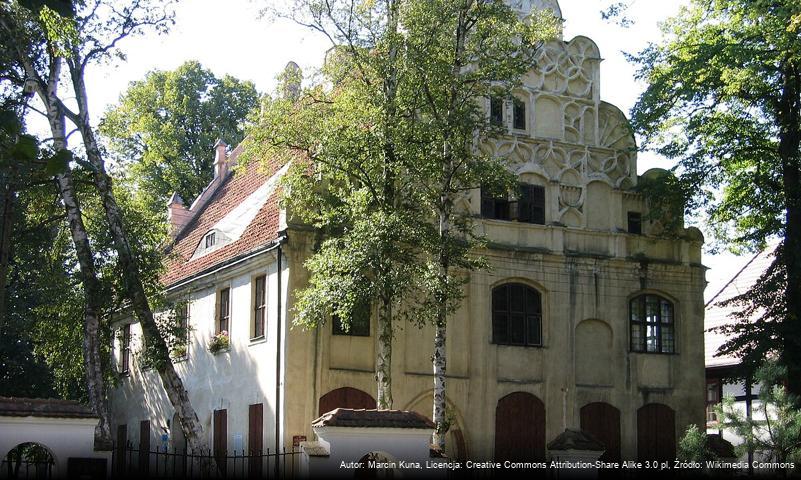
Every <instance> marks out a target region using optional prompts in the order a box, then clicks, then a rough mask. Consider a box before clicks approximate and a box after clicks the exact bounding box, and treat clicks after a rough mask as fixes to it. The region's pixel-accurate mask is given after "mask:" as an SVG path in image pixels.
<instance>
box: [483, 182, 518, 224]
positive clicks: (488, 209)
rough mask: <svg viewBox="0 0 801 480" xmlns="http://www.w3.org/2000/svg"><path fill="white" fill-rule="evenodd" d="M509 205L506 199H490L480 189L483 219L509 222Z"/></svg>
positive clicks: (484, 191)
mask: <svg viewBox="0 0 801 480" xmlns="http://www.w3.org/2000/svg"><path fill="white" fill-rule="evenodd" d="M510 203H511V202H509V200H508V199H506V198H496V197H492V196H490V195H489V194H488V193H487V191H486V190H485V189H484V188H482V189H481V216H482V217H484V218H493V219H496V220H510V219H511V215H510V210H511V208H510V206H511V205H510Z"/></svg>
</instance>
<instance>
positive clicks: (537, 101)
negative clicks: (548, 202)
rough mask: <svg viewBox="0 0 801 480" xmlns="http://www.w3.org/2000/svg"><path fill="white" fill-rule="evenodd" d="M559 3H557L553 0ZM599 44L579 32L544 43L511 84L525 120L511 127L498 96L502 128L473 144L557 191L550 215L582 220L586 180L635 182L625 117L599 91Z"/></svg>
mask: <svg viewBox="0 0 801 480" xmlns="http://www.w3.org/2000/svg"><path fill="white" fill-rule="evenodd" d="M557 8H558V6H557ZM600 63H601V56H600V52H599V50H598V46H597V45H596V44H595V43H594V42H593V41H592V40H591V39H589V38H587V37H583V36H578V37H576V38H574V39H572V40H570V41H567V42H566V41H562V40H553V41H551V42H548V43H547V44H545V45H543V46H542V47H541V48H540V51H539V52H538V54H537V56H536V64H535V66H534V67H533V68H532V69H531V70H530V71H529V72H528V73H527V74H526V75H525V76H524V77H523V79H522V84H521V85H520V87H518V88H517V89H516V90H515V91H514V97H515V101H516V102H522V104H523V105H524V106H525V116H526V118H525V128H524V129H519V128H514V123H513V121H512V115H513V113H512V112H513V102H512V100H511V99H509V100H507V101H506V102H505V104H504V121H505V124H506V125H507V126H508V127H509V128H508V132H509V133H508V134H507V135H503V136H501V137H498V138H492V139H489V140H487V141H486V142H483V143H482V145H481V146H480V148H481V150H482V152H483V153H485V154H487V155H492V156H496V157H501V158H504V160H505V161H506V162H507V164H508V165H509V168H510V169H511V170H512V171H513V172H515V173H517V174H518V175H519V176H521V177H522V178H525V177H526V176H528V175H535V176H539V177H541V178H542V182H541V183H550V184H552V188H557V189H558V192H556V193H555V194H554V195H550V196H551V197H552V198H555V199H558V208H557V209H556V211H555V212H554V213H555V214H556V218H554V219H553V220H556V221H557V222H560V223H564V224H567V225H582V224H584V222H582V217H583V215H584V214H585V213H586V212H585V208H584V204H585V201H586V198H587V189H588V186H589V185H590V184H591V183H593V182H601V183H602V184H605V185H607V186H608V187H609V188H611V189H613V190H630V189H631V188H632V187H634V186H635V185H636V183H637V145H636V142H635V139H634V135H633V133H632V131H631V128H630V126H629V122H628V120H627V118H626V116H625V115H624V114H623V112H621V111H620V109H618V108H617V107H615V106H614V105H612V104H609V103H607V102H603V101H601V99H600Z"/></svg>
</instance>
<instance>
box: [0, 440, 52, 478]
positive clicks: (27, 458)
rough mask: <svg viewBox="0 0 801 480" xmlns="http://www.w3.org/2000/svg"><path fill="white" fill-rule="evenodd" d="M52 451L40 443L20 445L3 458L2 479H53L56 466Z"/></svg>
mask: <svg viewBox="0 0 801 480" xmlns="http://www.w3.org/2000/svg"><path fill="white" fill-rule="evenodd" d="M55 463H56V462H55V459H54V458H53V454H52V453H50V449H48V448H47V447H45V446H44V445H42V444H40V443H35V442H26V443H20V444H19V445H17V446H16V447H14V448H12V449H11V450H9V451H8V452H7V453H6V455H5V457H3V465H2V472H0V477H2V478H52V477H53V468H54V465H55Z"/></svg>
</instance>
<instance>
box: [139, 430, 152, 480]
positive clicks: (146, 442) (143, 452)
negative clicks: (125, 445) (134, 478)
mask: <svg viewBox="0 0 801 480" xmlns="http://www.w3.org/2000/svg"><path fill="white" fill-rule="evenodd" d="M139 472H140V473H142V474H143V475H145V476H147V475H148V473H149V472H150V420H142V421H141V422H139Z"/></svg>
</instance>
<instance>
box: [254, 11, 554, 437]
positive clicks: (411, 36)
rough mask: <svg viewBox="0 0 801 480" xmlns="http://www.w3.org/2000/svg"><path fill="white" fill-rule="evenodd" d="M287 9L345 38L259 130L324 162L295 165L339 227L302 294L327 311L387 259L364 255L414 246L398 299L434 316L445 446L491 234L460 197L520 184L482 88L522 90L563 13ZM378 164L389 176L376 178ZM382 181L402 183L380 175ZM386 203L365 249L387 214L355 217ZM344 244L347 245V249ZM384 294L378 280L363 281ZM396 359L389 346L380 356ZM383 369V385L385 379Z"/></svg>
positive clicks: (316, 212) (437, 411)
mask: <svg viewBox="0 0 801 480" xmlns="http://www.w3.org/2000/svg"><path fill="white" fill-rule="evenodd" d="M288 11H289V12H293V13H292V14H290V15H289V16H290V17H291V18H293V19H294V20H295V21H297V22H298V23H301V24H303V25H306V26H307V27H309V28H310V29H312V30H314V31H317V32H321V33H322V34H323V35H325V36H326V37H327V38H328V39H329V40H330V41H331V43H332V50H331V51H330V52H329V58H328V61H327V64H326V68H325V69H324V71H323V74H324V78H323V79H322V81H320V82H319V83H318V84H317V85H316V86H315V87H314V88H310V89H307V91H306V93H305V95H304V96H302V97H301V99H300V100H299V101H298V102H295V103H294V104H293V105H295V106H294V107H290V106H289V105H287V107H286V108H287V109H286V110H285V111H281V112H278V111H276V110H271V109H270V108H268V109H267V111H268V112H270V114H269V115H268V117H267V118H269V119H270V121H263V122H262V123H261V124H260V127H259V131H260V132H262V133H264V132H268V133H267V134H266V136H263V137H261V138H259V137H258V134H256V135H254V136H253V137H252V138H253V139H254V141H260V142H262V144H265V143H266V144H269V145H272V146H274V147H277V148H274V149H273V150H271V151H270V153H271V154H277V153H280V151H284V152H290V153H291V152H295V153H296V152H298V151H300V152H302V153H303V158H304V159H306V160H308V162H309V163H310V164H311V166H309V164H308V163H304V162H298V165H299V167H298V175H296V176H294V177H292V176H290V177H289V178H290V179H293V180H291V181H290V182H291V183H290V185H289V186H290V187H291V188H290V191H291V195H290V203H289V204H290V205H291V206H294V207H295V208H296V209H297V210H299V211H301V212H310V213H311V217H312V218H317V219H319V221H317V222H316V223H314V222H313V223H314V224H315V226H331V225H336V226H337V228H331V229H327V230H324V231H323V232H322V233H323V235H324V239H323V240H322V247H321V248H320V250H319V252H318V254H317V255H315V256H314V257H313V258H312V260H311V261H310V262H309V264H308V266H309V268H310V270H311V271H312V280H311V287H310V288H309V289H308V290H307V292H308V294H307V295H308V296H302V297H301V300H302V301H301V302H300V306H301V311H300V312H299V313H300V318H301V319H303V318H305V314H306V313H307V312H311V313H314V316H313V317H314V318H320V317H321V316H322V315H321V312H325V308H326V307H330V306H331V305H339V303H340V302H341V301H342V300H341V299H340V298H339V297H341V296H344V297H348V294H345V293H344V292H346V291H350V290H351V288H353V289H354V290H357V291H358V290H360V286H364V285H367V284H369V282H371V281H373V280H374V279H375V277H374V276H373V272H374V270H372V269H369V268H368V269H362V268H360V266H361V265H365V266H374V265H377V264H379V262H382V261H388V260H389V259H391V258H393V257H391V256H390V255H392V254H396V253H401V254H402V255H401V256H400V257H394V258H395V259H396V260H395V261H398V262H400V261H404V262H406V264H404V268H408V271H412V272H415V276H414V277H413V282H412V283H407V284H404V285H403V288H401V289H398V290H396V293H397V294H398V296H399V298H398V299H396V300H395V303H394V304H393V303H391V304H393V305H396V306H395V308H396V309H397V308H398V306H397V305H404V307H403V308H404V316H405V317H408V318H412V319H414V320H415V321H416V322H417V323H418V324H421V325H422V324H425V323H432V324H433V325H434V326H435V330H436V336H435V338H434V349H433V350H434V354H433V356H432V360H433V371H434V372H433V373H434V378H435V381H434V411H433V417H434V421H435V422H436V424H437V433H438V435H437V443H439V444H440V445H444V438H445V437H444V435H445V433H446V432H447V429H448V425H447V420H446V415H445V396H446V394H445V374H446V352H445V341H446V324H447V318H448V316H449V315H450V314H451V313H452V312H453V311H454V310H455V309H456V308H457V307H458V305H459V302H460V300H461V291H462V283H463V282H464V280H465V278H466V276H465V274H464V273H465V272H466V271H469V270H472V269H475V268H480V267H482V266H483V265H484V263H483V262H482V261H481V259H480V258H477V256H476V255H475V252H474V249H473V247H475V246H476V245H477V244H478V240H479V239H478V238H476V237H474V236H473V233H472V231H473V230H472V226H471V222H470V216H469V212H464V211H459V210H458V209H457V208H456V207H455V201H456V199H457V198H458V196H459V195H462V194H464V193H465V192H467V191H468V190H471V189H475V188H477V187H479V186H480V185H484V186H485V187H486V188H489V189H490V190H492V191H494V192H496V193H501V192H503V193H505V192H506V191H508V189H509V188H511V187H512V185H513V184H514V178H513V176H512V175H511V173H510V172H509V171H508V170H507V169H506V167H505V166H504V165H503V162H502V159H497V158H488V157H486V156H483V155H481V154H479V153H478V150H477V149H476V146H477V143H478V142H481V141H484V140H485V139H486V137H487V136H488V135H491V134H500V133H503V132H500V131H499V130H498V129H493V128H492V127H491V126H490V125H489V122H488V121H487V116H486V115H485V112H484V110H483V101H484V99H485V98H486V97H487V96H488V95H489V94H490V92H492V93H493V94H497V95H501V96H503V95H507V94H509V92H510V90H511V88H512V87H513V86H514V85H515V84H516V83H517V82H519V81H520V77H521V75H522V74H523V73H525V72H526V71H527V69H528V68H529V67H530V66H531V65H532V63H533V52H534V48H535V47H536V44H537V42H538V41H540V40H542V39H545V38H548V37H550V36H553V35H555V34H556V33H557V30H558V28H559V24H558V22H557V21H556V19H554V18H553V17H552V15H550V14H549V13H547V12H535V13H534V15H533V17H532V18H528V19H526V20H525V21H521V19H520V18H519V17H518V16H517V14H515V13H514V12H513V11H512V10H511V9H510V8H509V7H508V6H507V5H506V4H505V3H504V2H502V1H490V2H483V1H469V0H460V1H456V2H453V1H423V0H420V1H416V0H393V1H377V2H369V3H361V2H354V1H346V0H343V1H311V0H301V1H299V2H297V3H296V4H295V5H293V6H292V8H291V9H290V10H288ZM297 12H302V15H298V13H297ZM279 13H280V12H279ZM271 108H272V107H271ZM313 111H317V112H318V113H309V112H313ZM300 112H304V113H303V114H301V113H300ZM304 115H305V116H304ZM287 119H290V120H288V121H287ZM329 119H336V121H328V120H329ZM288 125H292V126H291V127H287V126H288ZM287 129H288V130H287ZM278 132H280V133H278ZM290 132H291V133H290ZM298 132H302V133H301V134H300V135H299V136H298V135H296V134H297V133H298ZM299 138H302V140H299ZM356 139H358V140H356ZM281 149H283V150H281ZM293 149H294V150H293ZM332 152H334V153H335V154H336V156H337V157H336V158H337V161H335V162H331V161H330V156H331V155H332ZM289 156H291V154H290V155H289ZM366 167H367V168H366ZM370 168H375V169H376V170H375V171H376V172H380V173H381V174H383V176H382V177H381V178H382V179H383V180H384V182H385V183H380V182H375V181H373V179H372V178H373V177H372V176H371V175H370V174H369V172H371V170H370ZM310 171H313V172H314V175H310V174H309V172H310ZM382 186H384V187H389V189H388V190H382V189H380V188H376V187H382ZM321 189H322V191H323V194H322V195H320V194H318V192H320V190H321ZM383 193H389V194H392V195H388V196H382V194H383ZM393 195H394V196H393ZM293 198H294V199H293ZM367 198H369V199H371V201H372V202H373V203H371V202H370V201H366V200H365V199H367ZM378 199H381V200H382V201H385V200H389V201H386V202H385V203H381V201H377V200H378ZM399 199H403V201H399ZM360 202H361V203H360ZM373 204H375V205H379V204H380V205H381V206H382V208H383V210H381V208H379V210H381V211H382V212H383V213H384V214H385V215H387V217H386V218H393V219H396V221H395V222H396V223H392V224H391V228H390V229H388V231H389V232H392V233H393V234H394V236H392V237H390V238H391V239H392V240H391V241H388V242H382V244H383V245H385V246H386V247H387V248H383V249H382V248H376V249H365V248H363V247H364V245H365V243H366V242H367V238H368V235H377V231H378V230H380V229H381V228H382V225H383V224H382V222H380V221H374V220H373V219H370V218H369V217H368V220H367V222H366V224H365V228H363V229H360V228H358V227H357V226H356V225H358V222H359V219H361V218H365V212H369V211H371V210H370V208H371V207H368V205H373ZM356 206H358V208H355V207H356ZM432 220H433V223H432ZM405 232H408V235H403V234H401V233H405ZM366 251H369V252H372V253H374V255H375V256H374V257H367V256H366V255H365V253H364V252H366ZM331 252H346V253H344V254H342V255H341V256H340V257H339V261H337V262H334V261H332V258H333V256H332V253H331ZM333 255H337V253H333ZM362 259H364V260H363V261H362ZM397 271H399V272H403V271H404V270H403V269H400V270H397ZM390 278H392V277H390ZM406 281H408V279H406ZM371 293H374V292H373V290H372V287H370V288H365V289H364V293H362V294H363V295H365V296H368V297H369V295H370V294H371ZM362 294H360V295H362ZM376 298H381V297H380V296H377V297H376ZM398 300H403V301H402V302H400V304H398V303H397V302H398ZM382 301H383V300H382ZM308 307H312V308H308ZM336 309H339V308H338V307H336ZM386 311H388V309H385V310H384V312H386ZM344 313H348V312H344ZM391 318H392V317H391V316H389V317H388V319H389V320H388V321H384V322H383V323H382V313H381V309H379V325H380V326H379V351H380V352H381V351H382V350H383V351H386V350H387V348H388V347H391V335H388V336H385V335H384V332H385V331H387V330H389V331H391V327H388V325H391ZM381 325H383V327H382V326H381ZM382 344H385V346H381V345H382ZM384 361H385V360H384V359H382V355H381V353H379V358H378V364H379V365H385V363H383V362H384ZM381 368H383V367H379V370H380V369H381ZM377 377H378V379H379V398H381V396H382V389H383V388H386V387H385V386H384V385H385V384H386V381H385V380H384V381H382V378H385V377H382V376H381V375H380V374H379V375H378V376H377ZM385 405H386V403H382V402H380V401H379V407H382V406H385Z"/></svg>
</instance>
